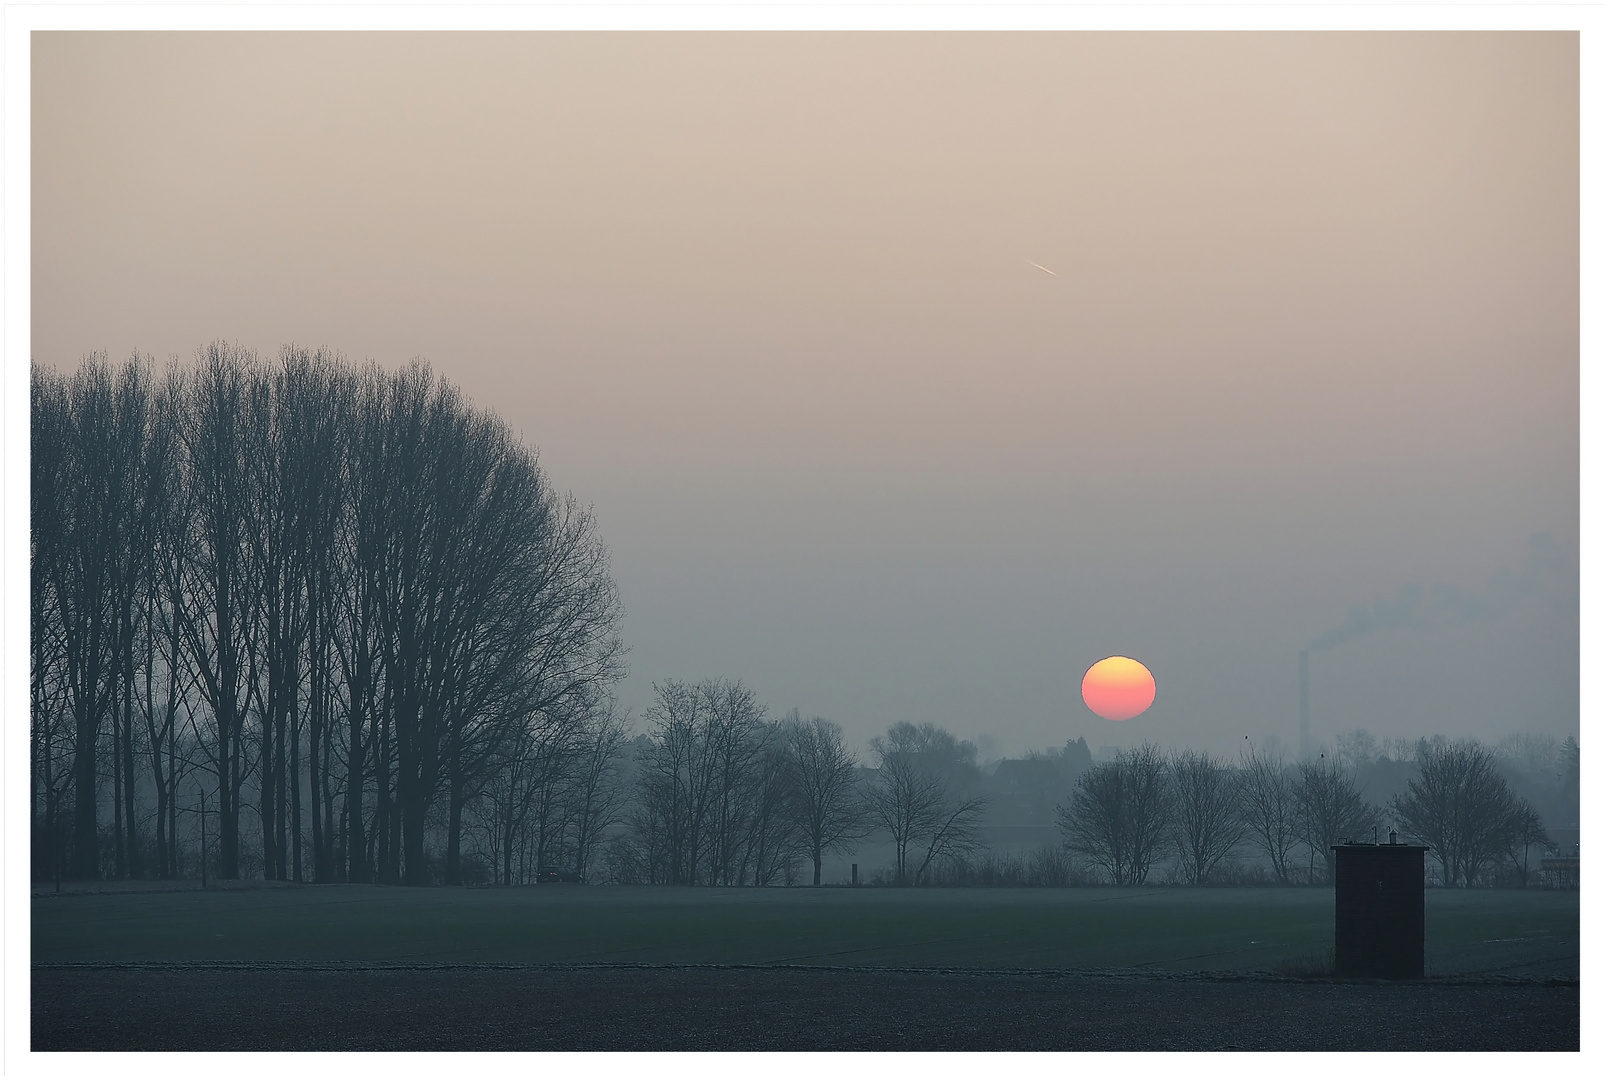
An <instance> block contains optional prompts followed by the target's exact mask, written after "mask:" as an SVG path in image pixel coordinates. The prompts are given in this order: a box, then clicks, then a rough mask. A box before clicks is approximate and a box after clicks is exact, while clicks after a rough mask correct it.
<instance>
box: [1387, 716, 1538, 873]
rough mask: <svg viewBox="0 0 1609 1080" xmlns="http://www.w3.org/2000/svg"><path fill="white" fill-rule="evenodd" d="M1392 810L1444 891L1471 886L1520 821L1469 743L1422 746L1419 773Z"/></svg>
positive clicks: (1488, 757) (1508, 795) (1487, 763)
mask: <svg viewBox="0 0 1609 1080" xmlns="http://www.w3.org/2000/svg"><path fill="white" fill-rule="evenodd" d="M1392 810H1393V812H1394V813H1395V814H1396V816H1397V820H1398V821H1399V822H1401V823H1402V825H1403V828H1404V829H1405V831H1407V832H1408V833H1409V834H1410V835H1412V836H1414V837H1416V838H1418V839H1419V840H1421V841H1422V842H1423V843H1424V844H1425V845H1426V846H1427V847H1429V848H1430V853H1431V854H1432V855H1433V856H1435V858H1436V860H1437V861H1438V862H1439V863H1441V868H1442V883H1443V884H1444V885H1447V886H1449V887H1450V886H1453V885H1455V884H1459V883H1462V884H1463V885H1464V886H1465V887H1466V888H1467V887H1469V886H1472V885H1474V884H1475V882H1476V879H1477V878H1479V876H1480V874H1481V872H1482V871H1483V870H1484V869H1486V868H1487V867H1488V866H1491V865H1492V864H1494V863H1495V862H1496V861H1497V860H1498V859H1500V858H1502V856H1503V855H1504V854H1506V853H1507V852H1508V850H1509V849H1510V847H1511V846H1512V844H1513V841H1514V836H1515V828H1516V826H1517V825H1518V824H1519V823H1520V822H1521V821H1522V820H1523V815H1521V814H1520V813H1519V812H1518V807H1517V803H1516V799H1515V797H1514V792H1513V790H1512V789H1511V788H1510V787H1509V785H1508V781H1506V780H1504V779H1503V776H1502V774H1501V773H1499V772H1498V770H1497V764H1496V761H1495V759H1494V758H1493V757H1492V754H1491V752H1490V751H1488V750H1487V749H1486V748H1485V747H1483V746H1481V745H1480V744H1479V743H1476V742H1473V741H1464V742H1454V743H1445V744H1442V745H1432V744H1430V743H1425V744H1424V745H1422V746H1421V748H1420V755H1419V773H1418V775H1417V776H1415V777H1414V778H1413V779H1411V780H1409V781H1408V790H1407V791H1406V792H1405V793H1404V794H1402V795H1400V796H1398V797H1397V798H1396V799H1395V800H1394V801H1393V802H1392Z"/></svg>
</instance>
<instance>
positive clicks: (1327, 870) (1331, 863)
mask: <svg viewBox="0 0 1609 1080" xmlns="http://www.w3.org/2000/svg"><path fill="white" fill-rule="evenodd" d="M1295 791H1296V820H1297V825H1298V829H1299V832H1300V835H1301V839H1302V842H1303V843H1304V844H1306V845H1307V847H1308V849H1309V851H1311V852H1312V854H1313V856H1314V857H1315V858H1318V859H1322V860H1323V862H1324V880H1325V881H1326V882H1331V881H1334V880H1335V852H1334V851H1333V850H1332V849H1331V845H1332V844H1336V843H1339V842H1340V841H1342V840H1358V839H1362V838H1363V837H1366V836H1370V835H1371V834H1372V830H1373V829H1374V828H1375V827H1376V826H1377V825H1378V824H1379V815H1378V814H1377V813H1376V811H1375V810H1374V808H1373V807H1371V806H1369V805H1368V804H1367V803H1366V802H1364V801H1363V795H1362V793H1361V792H1359V791H1358V787H1357V783H1356V781H1355V780H1354V778H1353V774H1352V771H1351V770H1350V769H1347V768H1344V767H1343V766H1342V765H1341V764H1340V763H1338V762H1333V761H1330V760H1329V759H1328V758H1327V757H1325V756H1324V755H1320V756H1319V759H1318V760H1317V761H1304V762H1302V764H1301V765H1299V766H1298V767H1297V777H1296V786H1295Z"/></svg>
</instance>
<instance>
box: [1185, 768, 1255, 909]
mask: <svg viewBox="0 0 1609 1080" xmlns="http://www.w3.org/2000/svg"><path fill="white" fill-rule="evenodd" d="M1168 774H1169V779H1170V781H1171V784H1172V788H1173V792H1172V802H1173V818H1172V822H1173V830H1172V831H1173V841H1174V845H1175V847H1177V849H1178V852H1179V864H1180V866H1181V867H1182V868H1183V869H1184V874H1185V877H1186V878H1188V879H1189V881H1190V883H1191V884H1193V885H1200V884H1203V883H1204V882H1205V881H1206V880H1207V878H1208V877H1209V876H1210V875H1211V874H1212V871H1213V869H1214V868H1215V867H1217V865H1218V864H1219V863H1220V862H1222V861H1223V859H1224V857H1225V856H1226V855H1228V854H1229V853H1230V852H1231V851H1233V850H1234V849H1235V848H1236V846H1238V845H1239V844H1240V841H1241V839H1242V838H1243V837H1244V836H1245V833H1246V826H1245V823H1244V819H1243V818H1242V816H1241V806H1240V788H1241V776H1240V774H1239V773H1237V772H1235V770H1233V769H1231V768H1229V767H1228V766H1226V765H1225V764H1224V763H1223V762H1221V761H1219V760H1217V759H1216V758H1214V757H1212V756H1211V755H1210V754H1202V753H1197V752H1196V751H1193V750H1186V751H1184V752H1182V753H1178V754H1174V755H1173V756H1172V757H1170V758H1169V759H1168Z"/></svg>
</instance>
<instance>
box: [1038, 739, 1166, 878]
mask: <svg viewBox="0 0 1609 1080" xmlns="http://www.w3.org/2000/svg"><path fill="white" fill-rule="evenodd" d="M1172 813H1173V793H1172V791H1171V790H1170V788H1169V784H1168V777H1167V758H1166V757H1164V756H1163V754H1162V751H1161V750H1160V749H1159V748H1158V747H1156V746H1155V745H1153V744H1151V743H1144V744H1142V745H1141V746H1139V747H1137V748H1134V749H1130V750H1123V751H1120V752H1119V753H1118V756H1117V759H1116V760H1115V761H1108V762H1100V763H1097V764H1095V765H1093V766H1092V767H1091V768H1090V769H1088V770H1087V771H1086V772H1085V773H1084V774H1083V775H1082V776H1080V777H1079V778H1078V782H1077V784H1076V785H1075V786H1074V788H1073V793H1072V795H1071V796H1070V797H1069V799H1068V801H1067V802H1066V803H1065V804H1063V805H1061V806H1058V807H1057V808H1056V820H1057V824H1058V825H1059V826H1060V827H1061V831H1062V841H1063V843H1064V844H1065V845H1066V846H1067V848H1068V849H1069V850H1071V851H1072V852H1073V853H1074V854H1076V855H1079V856H1081V857H1082V858H1085V859H1088V860H1089V861H1091V862H1093V863H1095V865H1097V866H1099V867H1101V868H1102V869H1103V870H1105V871H1106V872H1107V873H1108V874H1110V875H1111V878H1112V881H1113V882H1114V883H1115V884H1118V885H1143V884H1145V879H1146V878H1147V877H1148V876H1149V875H1150V872H1151V864H1152V862H1153V861H1154V860H1155V858H1156V853H1157V848H1158V847H1159V846H1160V844H1161V843H1162V841H1163V839H1164V838H1165V837H1166V836H1167V834H1168V831H1169V827H1170V821H1171V817H1172Z"/></svg>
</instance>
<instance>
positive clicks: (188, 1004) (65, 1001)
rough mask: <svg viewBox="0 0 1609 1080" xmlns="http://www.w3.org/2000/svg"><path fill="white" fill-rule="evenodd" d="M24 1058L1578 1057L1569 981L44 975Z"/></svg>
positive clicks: (238, 970)
mask: <svg viewBox="0 0 1609 1080" xmlns="http://www.w3.org/2000/svg"><path fill="white" fill-rule="evenodd" d="M32 984H33V985H32V989H33V1024H32V1027H33V1030H32V1048H33V1049H34V1050H410V1051H419V1050H1217V1049H1237V1050H1575V1049H1578V1048H1579V1043H1580V990H1579V987H1578V986H1577V985H1576V984H1575V983H1573V982H1551V983H1550V982H1541V981H1538V982H1525V981H1511V982H1486V983H1453V982H1436V981H1431V982H1426V983H1418V984H1388V983H1338V982H1322V981H1312V982H1303V981H1292V980H1266V981H1265V980H1259V979H1256V978H1240V979H1236V980H1232V981H1231V980H1215V979H1208V978H1178V977H1170V978H1146V977H1134V976H1128V977H1103V976H1096V975H1079V974H1069V973H1040V974H1031V973H1007V972H985V973H975V972H958V971H910V970H900V971H888V970H870V969H864V968H860V969H854V968H845V969H828V968H771V969H764V968H754V967H730V968H721V967H646V966H645V967H586V968H579V967H570V968H476V967H461V966H454V967H450V968H435V969H432V968H380V967H350V968H341V967H330V966H322V965H321V966H320V967H319V968H318V969H308V968H299V967H295V966H289V965H287V966H283V967H280V966H273V967H267V966H251V967H245V966H241V967H210V966H204V965H194V966H184V967H154V966H153V967H116V968H114V967H98V966H97V967H77V966H73V967H39V968H36V969H35V970H34V971H33V974H32Z"/></svg>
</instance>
